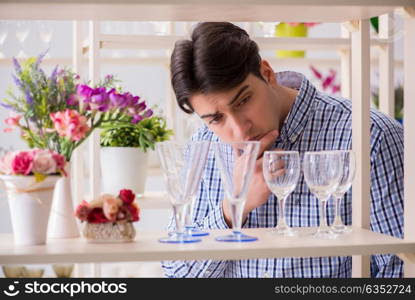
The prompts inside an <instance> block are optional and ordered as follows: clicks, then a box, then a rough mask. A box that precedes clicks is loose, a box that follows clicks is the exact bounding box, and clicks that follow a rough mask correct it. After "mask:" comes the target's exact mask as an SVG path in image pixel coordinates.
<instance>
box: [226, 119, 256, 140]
mask: <svg viewBox="0 0 415 300" xmlns="http://www.w3.org/2000/svg"><path fill="white" fill-rule="evenodd" d="M230 121H231V131H232V137H233V140H234V141H245V140H247V139H248V138H249V133H250V129H251V127H252V123H251V122H250V121H249V120H248V119H246V118H243V117H241V116H232V117H230Z"/></svg>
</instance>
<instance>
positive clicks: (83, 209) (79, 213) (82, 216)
mask: <svg viewBox="0 0 415 300" xmlns="http://www.w3.org/2000/svg"><path fill="white" fill-rule="evenodd" d="M89 211H90V208H89V203H88V202H86V201H85V200H82V202H81V203H80V204H79V205H78V207H77V208H76V210H75V216H76V217H77V218H78V219H79V220H81V221H86V220H87V219H88V214H89Z"/></svg>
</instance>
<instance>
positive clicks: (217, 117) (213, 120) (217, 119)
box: [209, 116, 222, 124]
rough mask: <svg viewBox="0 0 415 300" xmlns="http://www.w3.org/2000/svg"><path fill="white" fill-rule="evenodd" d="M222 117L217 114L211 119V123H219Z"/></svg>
mask: <svg viewBox="0 0 415 300" xmlns="http://www.w3.org/2000/svg"><path fill="white" fill-rule="evenodd" d="M221 119H222V116H215V117H213V118H212V119H211V120H210V121H209V124H217V123H219V121H220V120H221Z"/></svg>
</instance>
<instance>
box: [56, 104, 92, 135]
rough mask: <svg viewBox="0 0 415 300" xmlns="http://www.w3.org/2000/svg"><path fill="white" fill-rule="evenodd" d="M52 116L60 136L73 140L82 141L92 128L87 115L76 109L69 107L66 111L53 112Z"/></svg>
mask: <svg viewBox="0 0 415 300" xmlns="http://www.w3.org/2000/svg"><path fill="white" fill-rule="evenodd" d="M50 118H51V119H52V121H53V124H54V127H55V129H56V131H57V132H58V133H59V136H63V137H66V138H68V139H69V140H71V141H80V140H81V139H83V138H84V137H85V136H86V134H87V133H88V132H89V130H90V127H89V126H88V124H87V119H86V117H85V116H82V115H80V114H79V113H78V112H77V111H76V110H71V109H67V110H65V111H64V112H61V111H59V112H56V113H51V114H50Z"/></svg>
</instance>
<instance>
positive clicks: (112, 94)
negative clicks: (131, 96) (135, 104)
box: [108, 89, 128, 108]
mask: <svg viewBox="0 0 415 300" xmlns="http://www.w3.org/2000/svg"><path fill="white" fill-rule="evenodd" d="M108 96H109V98H110V101H111V104H112V106H113V107H114V108H125V107H126V106H127V104H128V102H127V99H126V97H125V96H124V95H122V94H118V93H117V91H116V90H115V89H112V90H110V91H109V93H108Z"/></svg>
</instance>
